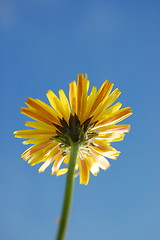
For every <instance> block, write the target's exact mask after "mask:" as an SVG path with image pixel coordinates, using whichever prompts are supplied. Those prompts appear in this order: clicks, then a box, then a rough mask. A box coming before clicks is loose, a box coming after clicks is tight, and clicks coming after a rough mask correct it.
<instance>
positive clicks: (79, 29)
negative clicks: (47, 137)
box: [0, 0, 160, 240]
mask: <svg viewBox="0 0 160 240" xmlns="http://www.w3.org/2000/svg"><path fill="white" fill-rule="evenodd" d="M159 11H160V2H159V1H158V0H157V1H155V0H153V1H151V0H150V1H143V0H142V1H134V2H133V1H126V0H122V1H107V0H106V1H102V0H99V1H97V0H92V1H90V0H86V1H71V0H70V1H69V0H68V1H61V0H55V1H54V0H27V1H25V0H21V1H20V0H19V1H18V0H13V1H11V0H1V1H0V65H1V71H0V78H1V94H0V99H1V112H2V113H1V118H0V121H1V170H0V171H1V173H0V182H1V199H0V201H1V204H0V208H1V209H0V212H1V214H0V239H1V240H21V239H23V240H28V239H29V240H35V239H38V240H44V239H45V240H51V239H54V236H55V235H56V230H57V226H56V223H55V219H56V218H57V217H58V216H59V215H60V212H61V205H62V198H63V191H64V184H65V176H62V177H56V176H52V175H51V174H50V173H51V171H50V168H49V169H47V170H46V172H45V173H42V174H38V173H37V172H38V168H39V166H34V167H31V166H30V165H28V164H27V163H26V162H24V161H23V160H22V159H21V158H20V155H21V153H22V152H23V151H24V150H25V149H26V146H23V145H22V144H21V142H22V141H21V139H14V137H13V134H12V132H13V131H15V130H20V129H25V127H24V125H23V124H24V121H26V120H29V119H28V118H27V117H25V116H23V115H21V114H20V113H19V109H20V107H22V106H24V102H25V100H26V98H27V97H33V98H39V99H41V100H43V101H45V102H47V98H46V95H45V94H46V92H47V90H48V89H52V90H53V91H54V92H55V93H57V92H58V90H59V89H61V88H62V89H64V90H65V91H66V92H67V91H68V83H69V82H70V81H73V80H75V79H76V78H77V73H81V72H82V73H86V72H87V73H88V74H89V80H90V81H91V85H92V86H93V85H95V86H98V87H99V86H100V85H101V84H102V82H103V81H104V80H106V79H108V80H110V81H111V82H113V83H114V84H115V87H118V88H119V89H120V90H121V91H122V95H121V96H120V98H119V101H121V102H122V103H123V106H124V107H126V106H131V108H132V110H133V112H134V115H132V116H131V117H130V118H128V119H126V120H125V121H123V122H124V123H126V124H128V123H130V124H131V132H130V133H129V134H127V135H126V137H125V140H124V141H123V142H118V143H115V144H114V147H116V148H117V149H118V150H120V151H121V155H120V157H119V158H118V160H117V161H113V160H111V161H110V162H111V167H110V169H109V170H107V171H101V172H100V173H99V175H98V176H97V177H93V176H92V177H91V180H90V183H89V185H88V186H87V187H86V186H83V185H79V181H78V179H76V183H75V191H74V198H73V204H72V211H71V218H70V222H69V227H68V232H67V236H66V239H68V240H82V239H84V240H90V239H92V240H97V239H99V240H107V239H109V240H119V239H123V240H135V239H136V240H151V239H152V240H159V239H160V230H159V223H160V192H159V181H160V174H159V168H160V162H159V154H158V152H159V151H158V149H159V130H160V127H159V122H160V110H159V103H160V94H159V89H160V70H159V66H160V45H159V42H160V27H159V22H160V14H159Z"/></svg>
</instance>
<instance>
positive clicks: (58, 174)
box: [56, 168, 68, 176]
mask: <svg viewBox="0 0 160 240" xmlns="http://www.w3.org/2000/svg"><path fill="white" fill-rule="evenodd" d="M67 171H68V168H62V169H59V170H58V171H57V173H56V175H57V176H60V175H63V174H65V173H66V172H67Z"/></svg>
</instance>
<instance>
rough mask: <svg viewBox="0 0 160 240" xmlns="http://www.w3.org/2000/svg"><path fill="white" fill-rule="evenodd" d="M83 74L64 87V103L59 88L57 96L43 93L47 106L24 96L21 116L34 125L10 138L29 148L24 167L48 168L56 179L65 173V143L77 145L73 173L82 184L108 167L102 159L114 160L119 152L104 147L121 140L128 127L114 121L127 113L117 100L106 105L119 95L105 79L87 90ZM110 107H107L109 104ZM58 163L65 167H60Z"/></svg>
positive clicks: (25, 155)
mask: <svg viewBox="0 0 160 240" xmlns="http://www.w3.org/2000/svg"><path fill="white" fill-rule="evenodd" d="M89 84H90V81H89V80H88V77H87V74H78V81H77V82H76V81H73V82H71V83H70V85H69V100H68V98H67V97H66V95H65V93H64V91H63V90H59V98H58V97H57V96H56V95H55V94H54V93H53V92H52V91H51V90H49V91H48V93H47V98H48V100H49V103H50V105H51V106H49V105H47V104H46V103H44V102H42V101H41V100H39V99H33V98H28V99H27V101H26V105H27V106H28V108H27V107H22V108H21V113H23V114H25V115H27V116H28V117H30V118H32V119H34V120H36V121H27V122H25V125H26V126H28V127H32V128H34V129H28V130H20V131H15V132H14V134H15V137H18V138H26V139H30V140H26V141H24V142H23V144H33V145H32V146H31V147H30V148H28V149H27V150H26V151H25V152H24V153H23V154H22V158H23V159H24V160H27V161H28V163H29V164H30V165H35V164H38V163H41V162H44V163H43V164H42V165H41V167H40V168H39V172H43V171H45V169H46V168H47V167H48V166H49V165H50V164H52V174H56V175H57V176H58V175H62V174H64V173H66V172H67V171H68V168H67V166H68V161H69V157H70V141H72V142H79V144H80V148H79V153H78V157H77V162H76V167H75V174H79V175H80V183H81V184H88V181H89V177H90V172H91V173H92V174H93V175H95V176H96V175H97V173H98V172H99V169H100V168H101V169H103V170H106V169H107V168H108V167H109V166H110V163H109V162H108V160H107V159H106V158H110V159H116V158H117V156H118V155H119V153H120V152H119V151H117V150H116V149H115V148H113V147H111V146H110V143H111V142H114V141H121V140H123V138H124V133H125V132H128V131H129V128H130V125H116V123H118V122H120V121H121V120H123V119H125V118H126V117H128V116H130V115H131V114H132V112H131V109H130V107H126V108H122V109H120V108H121V106H122V104H121V103H120V102H118V103H116V104H115V105H112V104H113V103H114V102H115V100H116V99H117V98H118V97H119V95H120V91H119V90H118V89H115V90H114V91H113V92H112V93H111V90H112V88H113V84H112V83H111V82H109V81H108V80H106V81H105V82H104V83H103V84H102V86H101V87H100V89H99V90H97V89H96V87H95V86H94V87H92V89H91V91H90V93H89V94H88V90H89ZM111 105H112V106H111ZM61 165H65V166H66V167H64V168H60V167H61Z"/></svg>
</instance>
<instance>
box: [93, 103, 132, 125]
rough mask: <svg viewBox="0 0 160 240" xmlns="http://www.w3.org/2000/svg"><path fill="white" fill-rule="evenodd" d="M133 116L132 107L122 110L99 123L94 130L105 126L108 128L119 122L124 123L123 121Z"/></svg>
mask: <svg viewBox="0 0 160 240" xmlns="http://www.w3.org/2000/svg"><path fill="white" fill-rule="evenodd" d="M131 114H132V112H131V109H130V107H127V108H122V109H120V110H118V111H117V112H114V113H113V114H111V115H109V116H108V117H106V119H104V120H103V121H101V122H99V123H98V124H97V125H96V126H95V127H94V129H97V128H100V127H103V126H107V125H110V124H115V123H117V122H120V121H122V120H123V119H125V118H127V117H128V116H130V115H131Z"/></svg>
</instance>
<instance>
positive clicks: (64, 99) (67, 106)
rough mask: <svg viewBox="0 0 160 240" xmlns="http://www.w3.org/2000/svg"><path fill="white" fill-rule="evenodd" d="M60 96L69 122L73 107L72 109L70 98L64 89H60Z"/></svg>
mask: <svg viewBox="0 0 160 240" xmlns="http://www.w3.org/2000/svg"><path fill="white" fill-rule="evenodd" d="M59 97H60V102H61V105H62V106H63V110H64V111H65V115H66V121H67V122H68V119H69V117H70V113H71V109H70V105H69V101H68V98H67V97H66V94H65V93H64V91H63V90H62V89H61V90H59Z"/></svg>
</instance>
